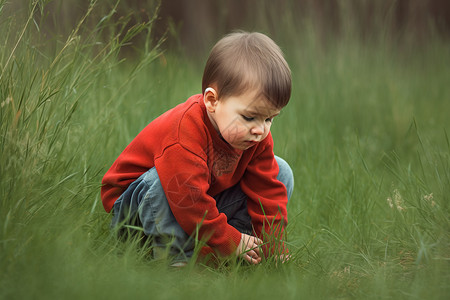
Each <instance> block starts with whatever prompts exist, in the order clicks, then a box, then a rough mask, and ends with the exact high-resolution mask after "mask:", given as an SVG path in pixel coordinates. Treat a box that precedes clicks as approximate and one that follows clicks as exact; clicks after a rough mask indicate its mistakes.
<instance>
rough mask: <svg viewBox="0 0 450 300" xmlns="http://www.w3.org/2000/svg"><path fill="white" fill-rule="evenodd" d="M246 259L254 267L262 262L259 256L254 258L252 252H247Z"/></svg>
mask: <svg viewBox="0 0 450 300" xmlns="http://www.w3.org/2000/svg"><path fill="white" fill-rule="evenodd" d="M244 259H245V260H246V261H247V262H249V263H251V264H253V265H256V264H258V263H259V262H260V261H261V258H260V257H259V256H254V255H253V256H252V254H250V252H247V254H245V255H244Z"/></svg>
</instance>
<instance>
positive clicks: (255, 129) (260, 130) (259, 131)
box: [250, 124, 264, 135]
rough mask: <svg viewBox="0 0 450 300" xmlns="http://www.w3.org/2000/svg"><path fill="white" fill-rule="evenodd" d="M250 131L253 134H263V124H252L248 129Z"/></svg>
mask: <svg viewBox="0 0 450 300" xmlns="http://www.w3.org/2000/svg"><path fill="white" fill-rule="evenodd" d="M250 132H251V134H253V135H263V134H264V124H261V125H258V126H254V127H253V128H252V129H251V130H250Z"/></svg>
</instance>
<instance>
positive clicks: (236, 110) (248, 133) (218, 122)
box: [204, 89, 280, 150]
mask: <svg viewBox="0 0 450 300" xmlns="http://www.w3.org/2000/svg"><path fill="white" fill-rule="evenodd" d="M256 95H257V93H256V91H249V92H246V93H244V94H242V95H240V96H230V97H227V98H221V99H220V100H218V98H217V93H216V92H215V90H214V89H209V90H208V89H207V91H206V92H205V95H204V101H205V105H206V108H207V111H208V116H209V118H210V120H211V122H212V124H213V125H214V127H215V129H216V130H217V131H218V132H219V133H220V134H221V136H222V138H223V139H224V140H225V141H226V142H228V143H229V144H230V145H231V146H232V147H233V148H235V149H240V150H246V149H248V148H250V147H252V146H254V145H256V144H257V143H259V142H261V141H262V140H264V139H265V138H266V137H267V135H268V134H269V132H270V126H271V125H272V121H273V118H274V117H275V116H277V115H278V114H279V113H280V110H279V109H277V108H275V107H274V106H273V105H272V104H271V103H270V102H269V101H267V100H266V99H264V98H262V97H256Z"/></svg>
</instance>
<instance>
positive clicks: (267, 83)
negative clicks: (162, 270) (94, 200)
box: [101, 32, 293, 264]
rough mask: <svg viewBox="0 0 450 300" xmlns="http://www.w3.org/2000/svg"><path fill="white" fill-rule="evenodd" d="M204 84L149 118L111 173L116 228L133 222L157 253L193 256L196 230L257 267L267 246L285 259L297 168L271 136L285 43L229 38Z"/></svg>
mask: <svg viewBox="0 0 450 300" xmlns="http://www.w3.org/2000/svg"><path fill="white" fill-rule="evenodd" d="M202 91H203V94H199V95H194V96H192V97H190V98H189V99H188V100H187V101H186V102H184V103H182V104H179V105H178V106H176V107H175V108H173V109H171V110H169V111H167V112H166V113H164V114H162V115H161V116H159V117H158V118H156V119H155V120H153V121H152V122H151V123H150V124H149V125H147V126H146V127H145V128H144V129H143V130H142V131H141V132H140V133H139V134H138V135H137V136H136V138H135V139H134V140H133V141H131V143H130V144H129V145H128V146H127V147H126V148H125V150H124V151H123V152H122V154H120V156H119V157H118V158H117V160H116V161H115V162H114V163H113V165H112V166H111V168H110V169H109V170H108V172H107V173H106V174H105V176H104V178H103V181H102V184H103V185H102V190H101V198H102V201H103V206H104V208H105V210H106V211H107V212H110V211H111V210H112V211H113V214H114V215H113V220H112V226H120V225H123V224H136V223H133V222H137V224H138V225H139V226H141V227H142V228H143V231H144V233H145V235H147V236H149V237H151V241H152V246H153V251H154V252H153V253H154V255H158V251H156V250H158V249H166V248H165V247H167V249H168V250H167V251H169V252H170V254H171V255H172V256H173V257H174V259H175V261H178V262H180V261H181V262H183V261H184V262H185V261H187V260H188V259H189V258H190V257H191V256H192V254H193V250H194V245H195V238H196V237H197V238H198V239H202V240H204V241H206V243H207V245H208V247H209V248H207V247H204V248H203V249H202V251H203V250H205V249H209V250H210V251H213V252H214V253H215V254H216V255H219V256H230V255H233V254H234V255H237V256H240V257H242V258H243V259H244V260H246V261H248V262H250V263H252V264H258V263H260V262H261V258H262V256H263V253H264V254H265V255H277V257H281V258H283V257H284V258H285V257H286V255H287V249H286V248H285V246H284V243H283V230H284V227H285V225H286V224H287V210H286V205H287V202H288V198H289V197H290V196H291V194H292V189H293V175H292V170H291V169H290V167H289V165H288V164H287V163H286V162H285V161H284V160H282V159H281V158H279V157H277V156H274V153H273V140H272V136H271V134H270V126H271V125H272V121H273V119H274V117H276V116H277V115H278V114H279V113H280V111H281V109H282V108H283V107H284V106H286V104H287V103H288V101H289V98H290V94H291V74H290V70H289V66H288V64H287V63H286V61H285V59H284V58H283V55H282V52H281V50H280V48H279V47H278V46H277V45H276V44H275V43H274V42H273V41H272V40H271V39H270V38H269V37H267V36H265V35H264V34H261V33H247V32H237V33H232V34H229V35H227V36H225V37H224V38H222V39H221V40H220V41H219V42H218V43H217V44H216V45H215V46H214V48H213V49H212V51H211V53H210V56H209V58H208V60H207V63H206V66H205V69H204V73H203V79H202Z"/></svg>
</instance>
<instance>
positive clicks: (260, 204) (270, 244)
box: [241, 135, 288, 255]
mask: <svg viewBox="0 0 450 300" xmlns="http://www.w3.org/2000/svg"><path fill="white" fill-rule="evenodd" d="M266 140H267V141H265V142H266V145H265V147H263V148H262V149H261V151H259V153H255V156H254V157H253V159H252V161H251V162H250V163H249V165H248V167H247V170H246V172H245V174H244V177H243V178H242V180H241V188H242V191H243V192H244V193H245V194H246V195H247V196H248V213H249V215H250V217H251V219H252V223H253V226H254V230H255V232H256V234H257V235H258V237H259V238H261V239H262V240H263V241H264V243H265V246H264V247H263V248H264V253H265V254H266V255H268V254H269V253H270V254H281V253H285V252H287V248H285V246H284V242H283V241H284V227H285V226H286V225H287V209H286V206H287V202H288V199H287V191H286V187H285V186H284V184H283V183H281V182H280V181H278V180H277V175H278V171H279V168H278V164H277V162H276V160H275V157H274V154H273V141H272V136H271V135H269V136H268V137H267V138H266Z"/></svg>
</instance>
